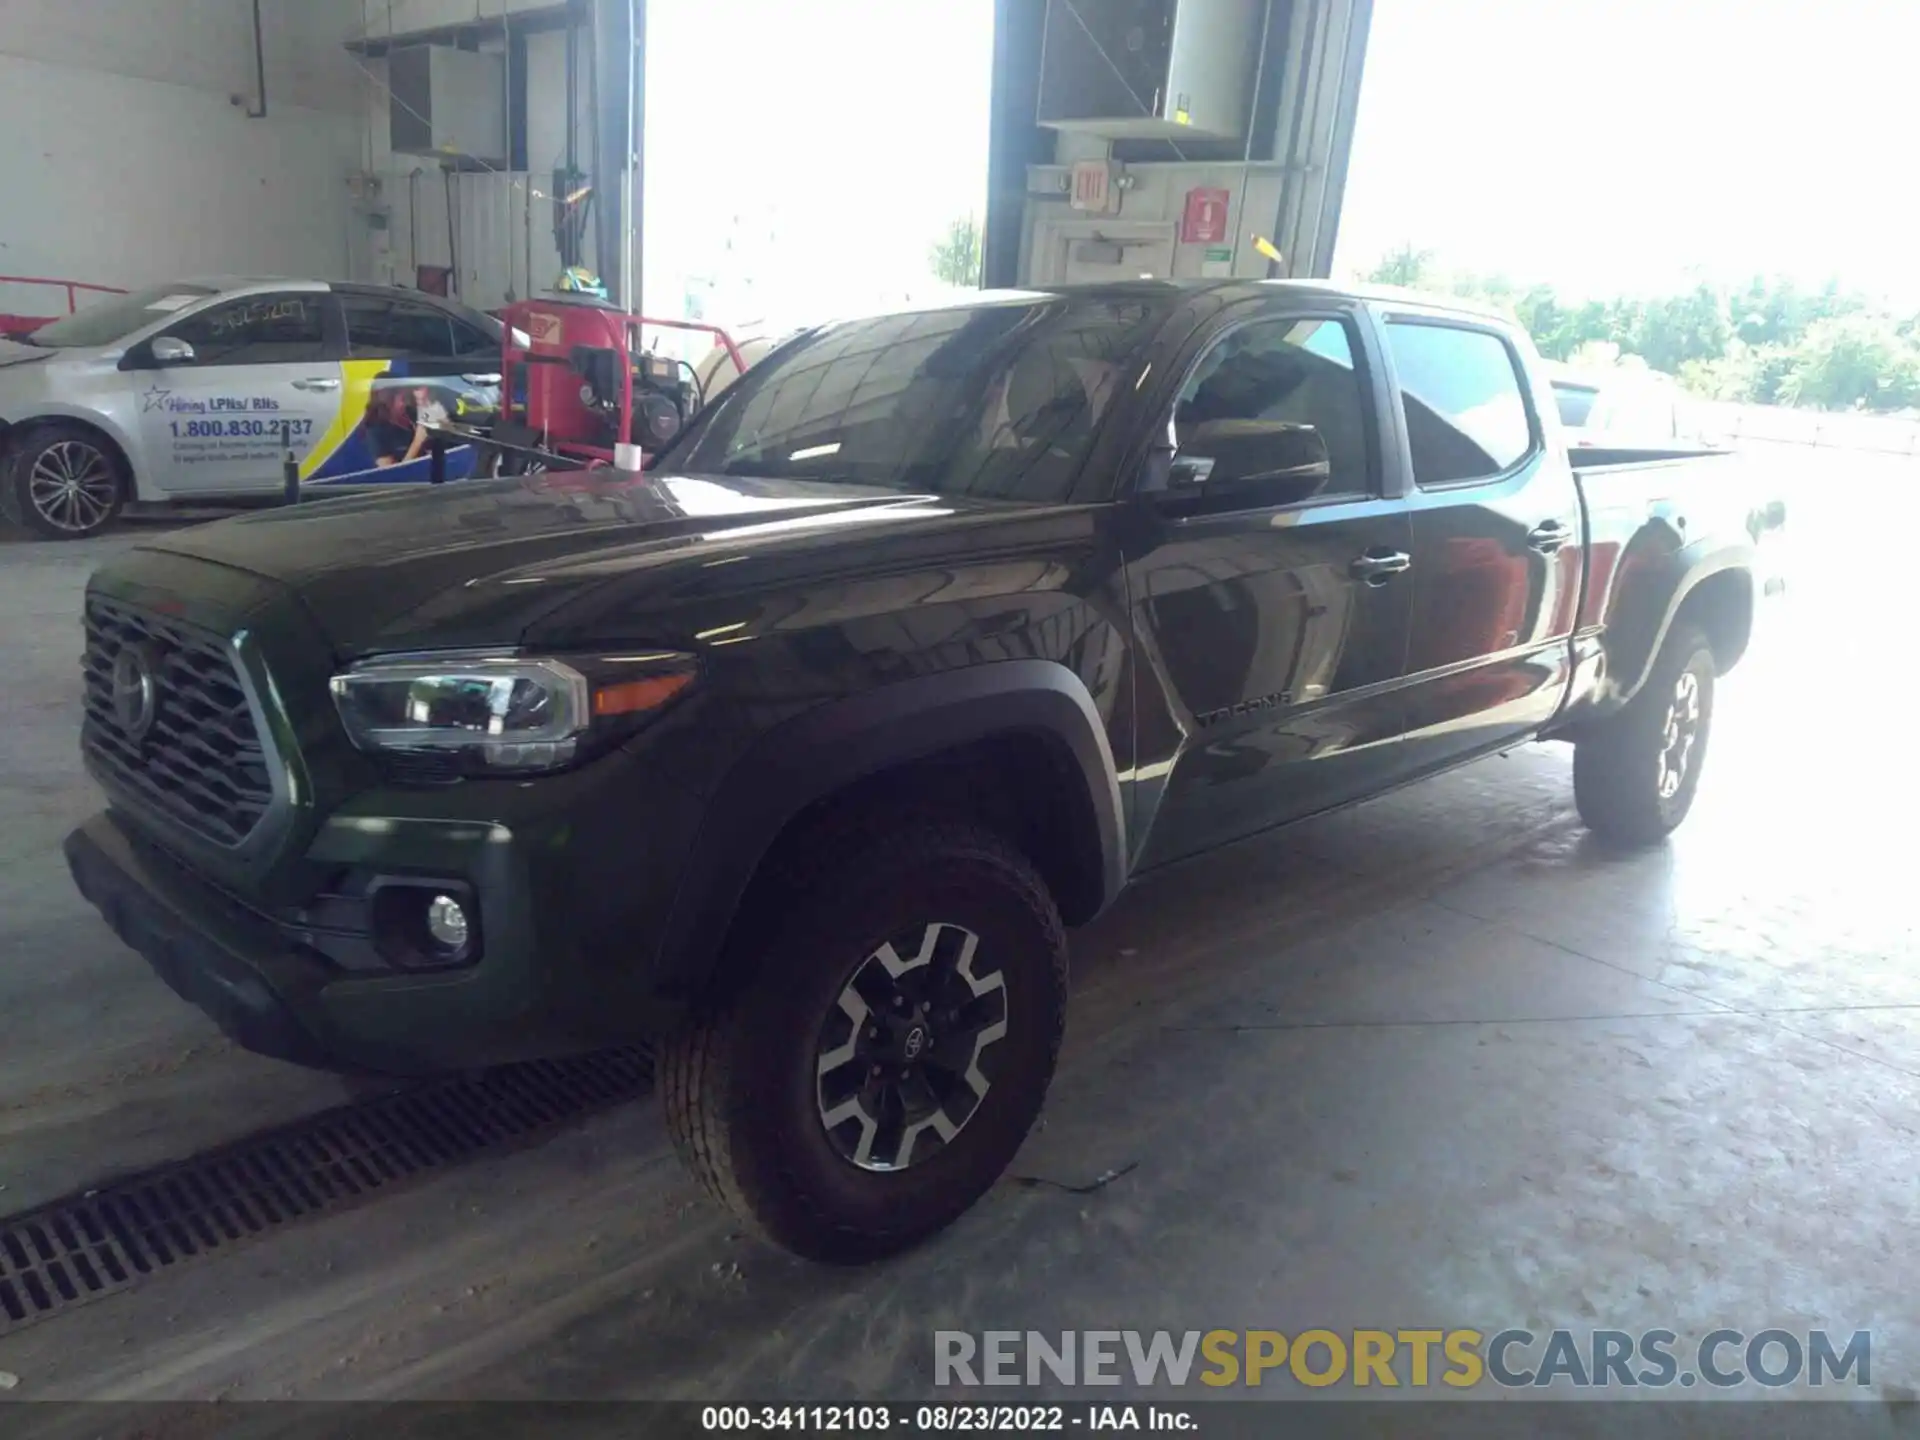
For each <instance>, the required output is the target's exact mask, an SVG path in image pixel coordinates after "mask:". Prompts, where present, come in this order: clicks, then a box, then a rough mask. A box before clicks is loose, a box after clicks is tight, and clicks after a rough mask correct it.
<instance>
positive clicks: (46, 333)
mask: <svg viewBox="0 0 1920 1440" xmlns="http://www.w3.org/2000/svg"><path fill="white" fill-rule="evenodd" d="M215 293H216V292H215V291H213V290H210V289H208V288H207V287H206V286H205V285H180V284H174V285H155V286H153V287H152V288H151V289H148V290H136V291H134V292H133V293H132V294H131V295H116V296H114V297H113V298H112V299H110V300H102V301H101V302H100V303H99V304H97V305H89V306H87V308H86V309H84V310H82V311H80V312H79V314H77V315H69V316H68V317H67V318H66V319H64V320H56V321H54V322H53V324H51V325H42V326H41V327H40V328H39V329H38V330H36V331H34V332H33V334H32V336H31V337H29V338H30V340H31V343H33V344H35V345H45V346H51V347H52V348H53V349H56V350H73V349H82V348H86V347H90V346H94V345H112V344H115V343H117V342H119V341H121V340H124V339H126V338H127V336H129V335H131V334H133V333H134V332H135V331H136V330H144V329H146V328H147V326H149V325H158V324H159V323H160V322H161V321H163V320H165V319H166V318H167V317H168V316H169V315H172V314H173V313H174V312H175V311H178V310H184V309H186V308H187V306H189V305H197V304H199V303H200V302H201V301H202V300H204V299H206V298H207V297H208V296H209V295H212V294H215Z"/></svg>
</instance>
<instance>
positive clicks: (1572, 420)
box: [1553, 381, 1600, 430]
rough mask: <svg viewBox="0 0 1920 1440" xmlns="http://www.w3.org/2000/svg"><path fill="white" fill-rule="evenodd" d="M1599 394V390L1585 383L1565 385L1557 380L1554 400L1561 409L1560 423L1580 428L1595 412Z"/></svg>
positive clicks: (1554, 388) (1576, 428)
mask: <svg viewBox="0 0 1920 1440" xmlns="http://www.w3.org/2000/svg"><path fill="white" fill-rule="evenodd" d="M1599 395H1600V392H1599V391H1598V390H1593V389H1589V388H1588V387H1587V386H1585V385H1564V384H1561V383H1559V382H1558V381H1556V382H1555V383H1554V387H1553V400H1554V404H1555V405H1556V406H1557V407H1558V408H1559V411H1560V423H1561V424H1562V425H1566V426H1570V427H1571V428H1573V429H1575V430H1578V429H1580V428H1581V427H1582V426H1584V425H1585V424H1586V423H1587V417H1589V416H1590V415H1592V414H1593V402H1594V401H1595V400H1596V399H1598V398H1599Z"/></svg>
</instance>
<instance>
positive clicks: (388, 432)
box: [366, 386, 427, 470]
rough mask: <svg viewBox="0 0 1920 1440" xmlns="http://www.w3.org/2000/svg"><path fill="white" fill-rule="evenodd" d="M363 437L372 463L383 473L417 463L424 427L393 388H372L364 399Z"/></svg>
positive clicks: (424, 440)
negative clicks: (364, 428) (365, 414)
mask: <svg viewBox="0 0 1920 1440" xmlns="http://www.w3.org/2000/svg"><path fill="white" fill-rule="evenodd" d="M366 435H367V445H368V446H369V447H370V448H371V449H372V451H373V463H374V464H375V465H378V466H379V467H380V468H381V469H383V470H385V469H387V468H388V467H389V466H393V465H404V464H406V463H407V462H408V461H409V460H417V459H419V458H420V455H421V452H422V451H424V450H425V449H426V448H427V427H426V426H425V425H423V424H421V423H420V417H419V415H418V414H416V413H415V411H414V409H413V406H412V405H411V404H410V403H409V402H408V400H407V392H406V391H404V390H402V389H400V388H399V387H397V386H394V387H390V388H388V389H384V390H382V389H376V390H375V391H374V392H373V394H372V395H371V396H370V397H369V398H368V400H367V417H366Z"/></svg>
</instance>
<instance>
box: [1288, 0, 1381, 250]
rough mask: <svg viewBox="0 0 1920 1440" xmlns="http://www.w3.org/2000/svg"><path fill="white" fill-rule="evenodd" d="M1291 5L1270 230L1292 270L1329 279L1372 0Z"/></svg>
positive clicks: (1320, 0)
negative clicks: (1276, 195)
mask: <svg viewBox="0 0 1920 1440" xmlns="http://www.w3.org/2000/svg"><path fill="white" fill-rule="evenodd" d="M1293 11H1294V14H1293V26H1292V33H1291V34H1290V36H1289V38H1288V44H1287V63H1286V65H1285V67H1284V68H1283V70H1282V72H1281V73H1282V76H1283V82H1282V89H1281V92H1280V112H1279V115H1278V117H1277V121H1276V125H1275V133H1274V151H1273V153H1274V154H1275V156H1277V157H1278V158H1279V159H1280V160H1281V162H1282V164H1283V165H1284V167H1285V168H1284V170H1283V172H1282V173H1283V177H1284V178H1283V180H1282V183H1281V187H1280V209H1279V213H1278V214H1277V215H1275V217H1274V221H1273V230H1272V235H1273V240H1274V243H1275V244H1276V245H1278V246H1279V248H1280V253H1281V254H1282V255H1283V256H1285V257H1286V264H1285V273H1286V274H1287V275H1289V276H1296V277H1299V276H1311V277H1314V278H1316V279H1324V278H1325V277H1326V276H1328V275H1331V274H1332V273H1333V246H1334V241H1335V239H1336V238H1337V236H1338V234H1339V230H1340V202H1341V200H1342V199H1343V198H1344V197H1345V195H1346V190H1347V161H1348V158H1349V157H1350V156H1351V154H1352V152H1353V127H1354V120H1355V117H1356V116H1357V115H1358V113H1359V109H1360V79H1361V71H1362V68H1363V66H1364V65H1365V63H1366V58H1367V36H1368V33H1369V31H1370V30H1371V29H1372V25H1373V0H1311V3H1307V4H1299V5H1295V6H1294V7H1293Z"/></svg>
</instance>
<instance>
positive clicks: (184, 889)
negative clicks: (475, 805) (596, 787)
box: [66, 811, 679, 1075]
mask: <svg viewBox="0 0 1920 1440" xmlns="http://www.w3.org/2000/svg"><path fill="white" fill-rule="evenodd" d="M492 849H493V850H494V852H495V856H494V859H495V865H494V867H491V868H490V867H485V866H483V867H480V868H479V869H478V870H477V871H476V872H469V873H472V874H473V879H474V881H475V888H476V890H477V892H478V893H479V895H480V897H481V904H482V907H483V914H488V913H490V914H491V916H492V917H493V918H494V920H495V922H496V923H494V924H492V926H491V927H490V928H488V929H487V930H486V932H485V934H486V940H487V946H488V949H487V953H486V954H485V956H484V957H483V959H482V961H481V963H480V964H478V965H476V966H474V967H472V968H470V969H465V970H449V971H419V972H410V971H396V970H386V971H381V972H379V973H373V974H369V973H366V972H364V971H349V970H343V969H341V968H340V967H339V966H337V965H335V964H332V963H329V961H328V960H327V958H326V957H325V956H323V955H322V954H321V953H320V952H319V951H318V950H317V949H315V948H314V947H313V946H311V945H308V944H304V943H302V938H303V935H302V930H301V928H300V926H299V925H297V924H292V923H289V922H288V920H287V918H286V917H284V916H275V915H270V914H267V913H264V912H262V911H260V910H256V909H254V908H252V907H251V906H249V905H247V904H244V903H242V902H241V901H240V900H237V899H235V898H234V897H232V896H231V895H229V894H227V893H226V892H224V891H223V890H221V889H219V888H217V887H215V886H214V885H211V884H209V883H207V881H205V880H204V879H202V878H201V877H200V876H198V875H196V874H195V873H193V872H192V871H190V870H188V869H187V868H186V867H184V866H183V865H181V864H180V863H179V862H178V861H176V860H175V859H173V858H172V856H170V855H169V854H167V852H166V851H165V850H163V849H161V848H160V847H159V846H157V845H155V844H154V843H153V842H151V841H150V840H148V839H147V838H146V836H145V835H144V834H143V833H142V832H141V831H140V830H139V829H138V828H137V827H135V826H134V825H132V824H131V823H129V822H128V821H127V820H126V819H124V818H123V817H122V816H120V815H118V814H117V813H115V812H112V811H109V812H107V813H105V814H101V815H97V816H95V817H94V818H93V819H91V820H89V821H87V822H86V823H85V824H84V825H82V826H81V827H80V828H79V829H77V830H75V831H74V832H73V833H72V834H71V835H69V836H68V837H67V841H66V855H67V864H68V868H69V869H70V870H71V871H72V873H73V878H74V882H75V884H76V885H78V887H79V889H80V892H81V894H82V895H84V896H85V897H86V898H87V900H88V901H90V902H91V903H92V904H93V905H94V907H95V908H96V909H98V910H99V911H100V913H101V914H102V915H103V916H104V917H105V918H106V920H107V923H108V924H109V925H110V926H112V928H113V930H114V932H115V933H116V934H118V935H119V936H120V938H121V939H122V940H124V941H125V942H126V943H127V944H128V945H129V946H130V947H132V948H133V949H134V950H135V951H137V952H138V953H139V954H140V955H141V956H142V957H143V958H144V959H145V960H146V961H147V962H148V963H149V964H150V965H151V966H152V967H153V968H154V970H155V971H156V972H157V973H158V974H159V975H160V977H161V978H162V979H163V980H165V981H166V983H167V984H168V986H169V987H170V988H172V989H173V990H174V992H175V993H176V994H178V995H180V996H181V998H183V999H185V1000H187V1001H188V1002H189V1003H191V1004H193V1005H195V1006H197V1007H198V1008H199V1009H201V1010H202V1011H204V1012H205V1013H206V1014H207V1015H208V1016H209V1017H210V1018H211V1019H212V1020H213V1021H214V1022H215V1023H216V1024H217V1025H219V1027H220V1028H221V1030H222V1031H224V1032H225V1033H226V1034H227V1035H228V1036H230V1037H231V1038H232V1039H233V1040H234V1041H235V1042H236V1043H238V1044H240V1045H241V1046H243V1047H245V1048H246V1049H249V1050H253V1051H257V1052H259V1053H261V1054H264V1055H270V1056H273V1057H275V1058H277V1059H282V1060H287V1061H291V1062H293V1063H295V1064H300V1065H306V1066H311V1067H315V1068H319V1069H326V1070H337V1071H345V1072H352V1073H372V1074H387V1075H427V1074H437V1073H444V1072H447V1071H455V1070H464V1069H471V1068H475V1067H478V1066H484V1065H492V1064H499V1063H504V1062H507V1061H512V1060H524V1059H530V1058H535V1057H541V1056H555V1055H563V1054H569V1053H574V1052H578V1051H581V1050H586V1049H592V1048H595V1047H596V1046H601V1045H607V1044H616V1043H626V1042H629V1041H631V1040H634V1039H637V1038H644V1037H645V1036H647V1035H651V1034H657V1033H659V1032H660V1031H662V1030H664V1029H666V1028H670V1027H671V1025H672V1024H673V1023H675V1021H676V1020H677V1019H678V1015H679V1011H678V1010H677V1008H676V1007H674V1006H671V1005H665V1004H658V1003H654V1002H653V1000H652V997H651V996H649V995H647V994H645V993H635V988H634V987H630V986H621V985H619V984H609V983H608V981H607V977H605V976H603V975H599V974H596V973H594V971H595V969H596V968H597V967H592V966H587V967H584V968H583V967H582V966H581V965H580V964H579V963H578V960H577V956H578V950H577V947H575V946H573V945H570V944H568V943H566V940H565V937H560V936H555V937H552V938H553V941H554V943H553V944H551V945H542V944H540V943H538V942H537V941H536V940H535V938H534V934H533V932H532V930H531V928H530V926H528V925H527V924H526V923H524V922H525V920H526V919H528V918H530V912H531V909H532V907H531V904H530V900H531V896H530V894H529V893H528V888H527V886H526V885H525V884H524V883H522V882H521V881H520V880H519V879H518V878H517V875H518V874H519V873H520V872H519V867H518V866H517V865H516V864H515V863H514V862H515V859H516V857H515V856H513V855H512V854H511V853H510V852H511V849H512V847H510V846H508V845H499V846H495V847H492Z"/></svg>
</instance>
